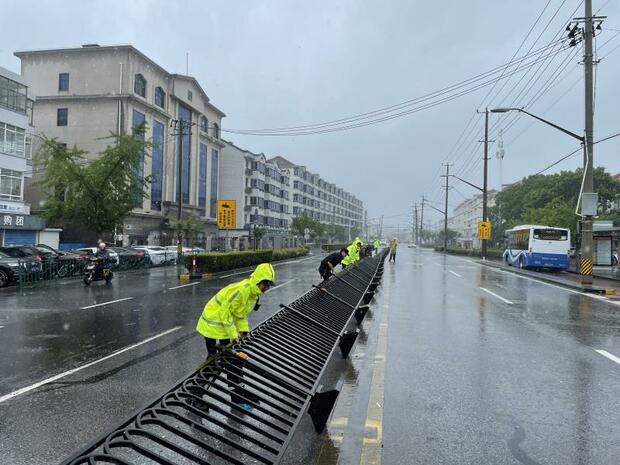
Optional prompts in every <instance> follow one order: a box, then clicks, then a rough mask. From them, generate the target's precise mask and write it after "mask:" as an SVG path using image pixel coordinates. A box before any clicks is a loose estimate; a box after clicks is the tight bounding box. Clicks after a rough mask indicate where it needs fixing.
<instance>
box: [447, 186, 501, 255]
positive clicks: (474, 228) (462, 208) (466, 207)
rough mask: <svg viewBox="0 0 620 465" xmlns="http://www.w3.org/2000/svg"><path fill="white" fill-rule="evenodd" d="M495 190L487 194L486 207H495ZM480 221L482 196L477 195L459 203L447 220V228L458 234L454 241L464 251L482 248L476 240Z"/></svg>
mask: <svg viewBox="0 0 620 465" xmlns="http://www.w3.org/2000/svg"><path fill="white" fill-rule="evenodd" d="M496 195H497V191H496V190H490V191H488V194H487V206H488V208H491V207H493V206H495V196H496ZM479 221H482V194H477V195H475V196H474V197H472V198H471V199H467V200H465V201H463V202H461V203H460V204H459V205H458V206H457V207H456V208H455V209H454V211H453V212H452V216H450V217H449V218H448V228H450V229H452V230H454V231H456V232H458V233H459V237H458V238H457V239H456V241H457V242H458V243H459V244H460V245H461V246H462V247H465V248H466V249H479V248H480V247H482V243H481V241H480V240H479V239H478V222H479Z"/></svg>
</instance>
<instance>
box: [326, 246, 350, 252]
mask: <svg viewBox="0 0 620 465" xmlns="http://www.w3.org/2000/svg"><path fill="white" fill-rule="evenodd" d="M348 246H349V244H323V245H322V246H321V249H323V252H333V251H335V250H340V249H344V248H346V247H348Z"/></svg>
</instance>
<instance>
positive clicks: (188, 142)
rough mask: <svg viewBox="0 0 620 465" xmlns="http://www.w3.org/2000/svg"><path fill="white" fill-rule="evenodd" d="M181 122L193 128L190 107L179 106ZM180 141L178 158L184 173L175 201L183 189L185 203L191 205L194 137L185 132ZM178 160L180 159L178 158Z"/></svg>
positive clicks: (180, 135)
mask: <svg viewBox="0 0 620 465" xmlns="http://www.w3.org/2000/svg"><path fill="white" fill-rule="evenodd" d="M178 114H179V120H181V121H182V122H184V123H183V126H184V127H187V128H190V127H191V126H192V111H191V110H190V109H189V107H186V106H185V105H181V104H179V111H178ZM178 137H179V140H178V143H177V156H180V157H182V161H183V172H182V176H181V185H180V186H177V195H176V197H175V199H178V198H179V189H182V195H183V199H182V200H183V203H189V174H190V173H191V170H190V168H191V166H190V154H191V146H192V136H191V133H190V131H189V130H188V131H183V132H181V133H179V135H178ZM181 141H182V143H183V144H182V145H183V153H180V152H179V150H180V147H181ZM177 160H178V158H177ZM178 175H179V173H178V172H177V179H179V176H178Z"/></svg>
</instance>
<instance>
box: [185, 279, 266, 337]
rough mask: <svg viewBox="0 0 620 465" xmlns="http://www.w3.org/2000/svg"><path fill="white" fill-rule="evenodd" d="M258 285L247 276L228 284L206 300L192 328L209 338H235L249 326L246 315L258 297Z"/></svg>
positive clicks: (248, 328)
mask: <svg viewBox="0 0 620 465" xmlns="http://www.w3.org/2000/svg"><path fill="white" fill-rule="evenodd" d="M259 295H260V289H259V288H258V286H257V285H256V284H253V283H252V282H251V280H250V279H244V280H243V281H239V282H237V283H233V284H229V285H228V286H226V287H225V288H223V289H221V290H220V291H219V292H218V293H217V294H215V296H213V297H212V298H211V300H209V302H207V304H206V305H205V307H204V309H203V310H202V315H200V318H199V319H198V324H197V325H196V331H198V332H199V333H200V334H202V335H203V336H204V337H208V338H211V339H236V338H238V337H239V332H247V331H249V330H250V324H249V323H248V320H247V317H248V315H249V314H250V312H251V311H252V310H253V309H254V305H255V304H256V302H257V301H258V297H259Z"/></svg>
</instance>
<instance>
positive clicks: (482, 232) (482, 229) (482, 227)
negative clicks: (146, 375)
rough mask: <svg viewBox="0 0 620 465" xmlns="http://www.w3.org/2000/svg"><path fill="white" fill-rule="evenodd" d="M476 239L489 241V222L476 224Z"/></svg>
mask: <svg viewBox="0 0 620 465" xmlns="http://www.w3.org/2000/svg"><path fill="white" fill-rule="evenodd" d="M478 239H480V240H484V239H491V222H490V221H479V222H478Z"/></svg>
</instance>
